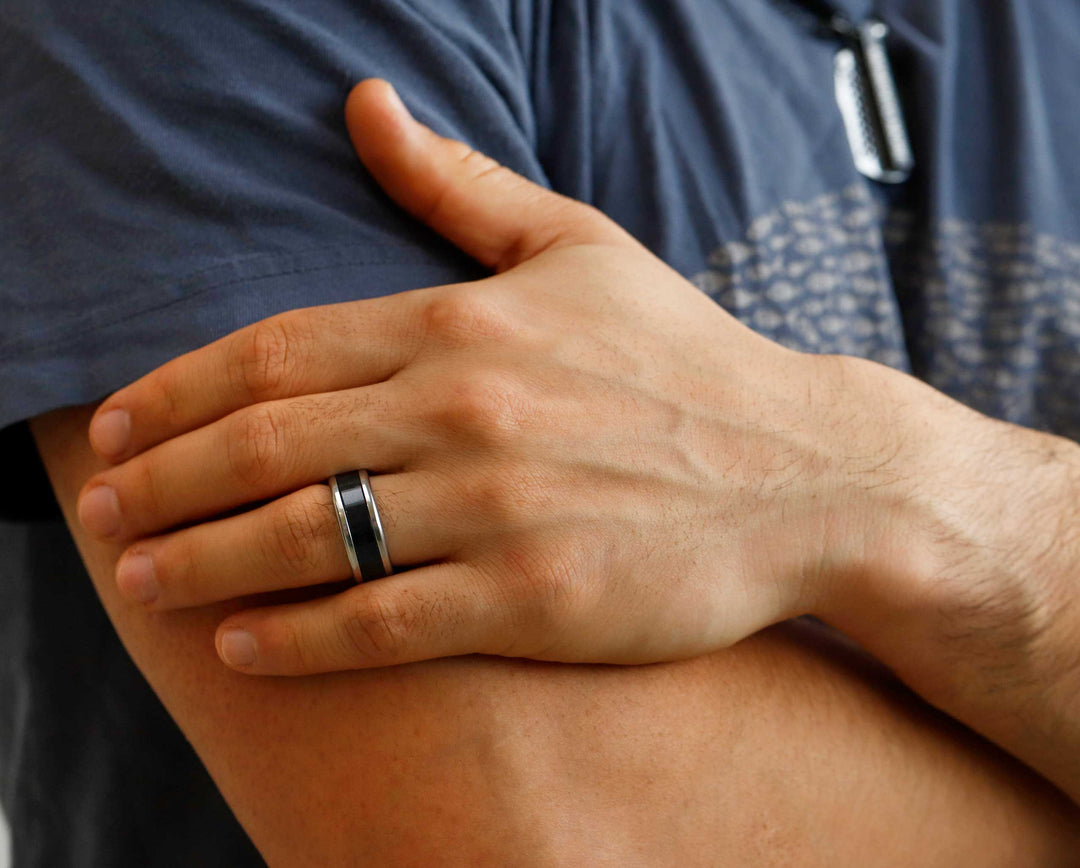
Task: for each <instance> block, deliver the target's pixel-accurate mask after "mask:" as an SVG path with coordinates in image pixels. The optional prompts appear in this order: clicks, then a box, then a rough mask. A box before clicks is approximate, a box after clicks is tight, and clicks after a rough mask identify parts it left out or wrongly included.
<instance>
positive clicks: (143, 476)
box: [117, 456, 168, 528]
mask: <svg viewBox="0 0 1080 868" xmlns="http://www.w3.org/2000/svg"><path fill="white" fill-rule="evenodd" d="M127 473H130V474H131V478H130V480H128V479H125V480H124V484H123V485H122V486H118V487H117V495H118V496H119V497H120V503H121V508H122V509H123V510H124V512H125V513H129V514H130V515H131V516H132V517H134V516H138V518H137V520H136V523H137V524H138V525H139V526H140V527H143V528H151V527H153V528H156V527H158V526H159V524H160V522H161V520H162V519H164V517H165V514H166V508H165V505H166V503H167V502H168V501H167V500H166V499H164V498H163V497H162V491H161V481H160V480H159V478H158V468H157V467H155V464H154V461H153V460H151V458H150V457H149V456H139V457H136V458H135V459H133V460H132V461H130V462H129V466H128V468H127ZM126 475H127V474H126V473H125V476H126ZM128 504H130V506H131V507H133V508H128Z"/></svg>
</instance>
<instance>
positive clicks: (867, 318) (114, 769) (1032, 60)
mask: <svg viewBox="0 0 1080 868" xmlns="http://www.w3.org/2000/svg"><path fill="white" fill-rule="evenodd" d="M842 5H843V6H844V8H845V10H846V12H847V13H848V14H850V15H851V16H852V17H853V18H854V19H859V18H862V17H865V16H866V15H869V14H871V13H873V14H876V15H878V16H879V17H881V18H882V19H883V20H884V21H885V22H886V24H888V26H889V28H890V34H889V47H890V53H891V56H892V58H893V61H894V66H895V70H896V74H897V79H898V86H899V89H900V93H901V97H902V101H903V104H904V107H905V114H906V117H907V120H908V125H909V127H910V131H911V137H912V143H913V148H914V152H915V157H916V169H915V172H914V174H913V175H912V177H911V178H910V179H909V180H908V181H907V182H906V183H904V184H902V185H898V186H895V187H888V186H884V185H879V184H875V183H873V182H870V181H867V180H866V179H864V178H863V177H862V176H860V175H859V174H858V172H857V171H856V170H855V167H854V165H853V162H852V158H851V152H850V149H849V146H848V143H847V138H846V135H845V132H844V127H843V122H842V118H841V115H840V113H839V111H838V109H837V106H836V101H835V98H834V92H833V57H834V54H835V51H836V48H837V46H836V43H835V42H834V41H832V39H830V38H827V37H826V36H824V35H823V34H822V33H821V32H820V28H818V27H817V26H816V24H815V19H814V18H813V16H811V15H809V14H808V13H807V12H805V11H804V10H803V9H802V8H801V7H800V6H799V5H798V4H796V3H794V2H791V0H667V2H664V3H653V2H649V0H593V2H588V0H456V2H448V0H367V2H364V3H347V2H342V0H305V2H302V3H301V2H294V3H290V2H286V0H230V2H228V3H222V2H220V0H186V2H184V3H182V4H177V3H168V2H164V0H146V2H143V3H140V4H137V5H135V6H133V5H131V4H128V3H120V2H118V0H101V2H97V3H92V4H88V3H74V2H67V0H6V2H5V3H4V4H2V5H0V118H2V124H0V429H2V431H0V454H3V455H4V456H5V458H7V460H8V461H9V462H10V466H11V468H12V470H11V471H10V473H9V474H8V480H9V483H8V484H7V485H5V486H3V490H2V491H0V516H2V518H0V802H2V804H3V808H4V810H5V812H6V814H7V816H8V818H9V821H10V824H11V827H12V834H13V846H14V851H15V855H14V864H15V865H17V866H19V868H37V866H58V865H72V866H106V865H107V866H119V865H140V866H150V865H154V866H157V865H162V866H164V865H178V866H179V865H184V866H189V865H200V866H207V868H213V866H217V865H220V866H230V868H239V866H244V865H258V864H261V863H260V860H259V857H258V855H257V854H256V852H255V851H254V849H253V848H252V846H251V844H250V843H249V842H248V841H247V840H246V838H245V837H244V835H243V833H242V831H241V830H240V829H239V827H238V826H237V824H236V822H235V820H234V819H233V818H232V816H231V814H230V813H229V811H228V808H227V807H226V805H225V804H224V802H223V801H222V800H221V798H220V796H218V795H217V793H216V791H215V789H214V787H213V785H212V783H211V782H210V780H209V778H208V777H207V775H206V773H205V771H204V770H203V769H202V767H201V765H200V764H199V762H198V760H197V758H196V757H195V755H194V753H193V752H192V751H191V749H190V747H189V746H188V745H187V744H186V743H185V742H184V740H183V738H182V736H181V735H180V733H179V731H178V730H177V729H176V727H175V726H174V725H173V724H172V722H171V721H170V720H169V718H168V716H167V715H166V714H165V712H164V710H163V709H162V708H161V706H160V704H159V703H158V702H157V700H156V698H154V696H153V694H152V692H151V691H150V689H149V688H148V687H147V685H146V684H145V683H144V682H143V680H142V679H141V677H140V676H139V674H138V673H137V672H136V670H135V669H134V667H133V665H132V664H131V663H130V661H129V660H128V658H127V656H126V654H125V653H124V652H123V650H122V648H121V647H120V644H119V642H118V640H117V638H116V636H115V634H114V633H113V631H112V629H111V627H110V625H109V623H108V621H107V619H106V618H105V616H104V614H103V612H102V610H101V607H100V605H99V604H98V603H97V601H96V598H95V596H94V593H93V590H92V587H91V585H90V582H89V579H88V577H87V576H86V574H85V570H84V569H83V567H82V564H81V562H80V561H79V558H78V554H77V553H76V552H75V549H74V546H73V543H72V541H71V538H70V535H69V534H68V532H67V530H66V528H65V527H64V525H63V523H62V521H60V519H59V516H58V512H57V510H56V507H55V503H54V502H53V501H52V500H51V497H50V495H49V493H48V488H47V482H46V481H45V480H44V478H43V476H42V474H41V469H40V464H39V462H38V461H37V459H36V456H35V454H34V452H33V447H32V443H31V441H30V439H29V436H28V434H27V429H26V426H25V420H27V419H29V418H32V417H33V416H35V415H38V414H40V413H43V412H46V411H48V410H51V409H55V408H58V407H63V406H69V405H75V404H83V403H87V402H91V401H96V400H100V399H102V398H103V397H105V396H106V395H107V394H108V393H109V392H110V391H112V390H115V389H116V388H118V387H120V386H123V385H124V384H126V383H128V382H130V381H131V380H133V379H135V378H136V377H138V376H140V375H142V374H144V373H146V372H147V371H149V370H152V369H153V368H154V367H156V366H157V365H159V364H160V363H162V362H164V361H166V360H168V359H170V358H173V357H175V356H177V355H179V354H181V353H183V352H186V351H188V350H191V349H194V348H196V347H199V346H202V345H204V344H206V343H208V342H210V341H212V340H214V339H216V338H218V337H220V336H222V335H224V334H227V333H228V332H231V331H233V330H235V329H237V328H239V327H241V326H243V325H246V324H248V323H251V322H253V321H256V320H258V319H261V318H263V317H266V316H269V315H271V314H274V313H277V312H279V311H283V310H287V309H292V308H297V307H306V306H310V305H317V304H328V303H333V302H343V301H355V300H361V299H364V298H370V297H374V296H380V295H385V294H387V293H393V292H399V291H402V290H406V289H410V288H415V287H420V286H428V285H434V284H441V283H449V282H455V281H464V280H471V279H475V278H478V277H480V276H482V274H483V272H482V270H481V269H480V268H479V267H478V266H477V265H476V264H475V263H473V262H471V261H470V260H469V259H468V258H467V257H465V256H464V255H463V254H461V253H460V252H458V251H457V250H455V249H454V248H453V247H452V246H451V245H449V244H448V243H446V242H445V241H443V240H442V239H440V238H438V237H437V236H436V235H435V234H434V233H432V232H430V231H429V230H427V229H426V228H424V227H423V226H421V225H419V224H418V223H417V222H416V221H414V220H412V219H411V218H410V217H408V216H407V215H405V214H404V213H403V212H401V211H400V210H399V209H397V208H396V207H395V206H394V205H393V203H392V202H391V201H390V200H389V199H388V198H387V197H386V196H385V195H384V194H383V193H382V192H381V191H380V190H379V189H378V187H377V185H376V184H375V183H374V182H373V180H372V179H371V178H370V177H369V176H368V175H367V174H366V173H365V172H364V170H363V169H362V167H361V166H360V164H359V162H358V160H357V159H356V157H355V155H354V153H353V151H352V148H351V146H350V144H349V140H348V137H347V135H346V131H345V127H344V121H343V115H342V108H343V104H344V100H345V96H346V94H347V93H348V91H349V89H350V87H351V86H352V85H353V84H355V83H356V82H357V81H359V80H360V79H362V78H365V77H368V76H380V77H383V78H387V79H389V80H391V81H392V82H393V83H394V84H395V86H396V87H397V88H398V90H399V92H400V93H401V94H402V96H403V98H404V100H405V101H406V103H407V104H408V105H409V107H410V108H411V109H412V110H413V112H414V113H415V114H416V115H417V116H418V117H419V118H420V119H421V120H423V121H425V122H426V123H428V124H430V125H431V126H433V127H434V128H435V129H436V130H438V131H439V132H441V133H443V134H445V135H449V136H453V137H455V138H460V139H464V140H466V141H468V142H469V143H470V144H472V145H474V146H475V147H477V148H478V149H480V150H482V151H484V152H486V153H488V154H489V155H491V156H492V157H494V158H495V159H497V160H499V161H500V162H501V163H503V164H505V165H507V166H509V167H510V168H512V169H514V170H515V171H517V172H520V173H521V174H523V175H525V176H527V177H529V178H531V179H533V180H534V181H536V182H538V183H541V184H544V185H547V186H550V187H552V188H553V189H556V190H558V191H560V192H562V193H565V194H567V195H569V196H572V197H574V198H577V199H581V200H584V201H586V202H589V203H591V204H593V205H595V206H597V207H598V208H600V209H601V210H603V211H604V212H606V213H607V214H608V215H610V216H611V217H612V218H613V219H615V220H616V221H617V222H619V223H620V224H622V225H623V226H625V227H626V228H627V229H628V230H629V231H631V232H632V233H633V234H634V235H635V236H636V237H637V238H639V239H640V240H641V241H642V242H643V243H644V244H645V245H646V246H648V247H649V248H650V249H651V250H653V251H654V252H655V253H656V254H657V255H658V256H660V257H661V258H662V259H664V260H665V261H667V262H668V263H669V264H671V265H672V266H673V267H675V268H676V269H677V270H679V271H680V272H681V273H683V274H684V275H686V277H687V278H689V279H691V280H692V281H693V282H694V283H695V284H696V285H697V286H698V287H700V289H701V290H702V291H703V292H706V293H708V294H709V295H710V296H712V297H713V298H714V299H715V300H716V301H717V303H719V304H721V305H723V306H724V307H725V308H727V309H728V310H729V311H731V312H732V313H733V314H734V315H736V316H737V317H739V318H740V319H741V320H743V321H744V322H746V323H747V324H748V325H750V326H751V327H752V328H754V329H756V330H757V331H759V332H761V333H763V334H765V335H767V336H769V337H771V338H773V339H775V340H777V341H779V342H781V343H784V344H785V345H787V346H790V347H792V348H795V349H799V350H804V351H807V352H818V353H821V352H827V353H847V354H852V355H858V356H862V357H865V358H871V359H875V360H877V361H880V362H882V363H884V364H888V365H892V366H894V367H897V368H899V369H901V370H907V371H910V372H912V373H914V374H915V375H917V376H920V377H922V378H924V379H926V380H927V381H929V382H930V383H932V384H933V385H935V386H936V387H938V388H940V389H942V390H944V391H946V392H947V393H949V394H951V395H953V396H955V397H956V398H958V399H959V400H962V401H964V402H966V403H968V404H969V405H971V406H973V407H975V408H977V409H979V410H981V411H983V412H986V413H988V414H991V415H994V416H997V417H1000V418H1004V419H1008V420H1010V421H1013V422H1016V423H1018V424H1023V425H1029V426H1034V427H1038V428H1041V429H1045V430H1053V431H1057V432H1059V433H1062V434H1064V435H1066V436H1070V437H1077V436H1078V435H1080V409H1078V408H1080V401H1077V397H1078V386H1080V205H1078V204H1077V203H1080V161H1076V160H1075V159H1073V158H1072V152H1073V151H1074V150H1075V143H1076V141H1078V140H1080V113H1078V112H1076V111H1075V110H1074V109H1075V107H1076V106H1078V105H1080V69H1078V66H1080V61H1078V60H1077V54H1076V46H1077V45H1080V6H1078V5H1076V4H1071V3H1026V2H1024V0H1002V2H998V3H992V4H990V3H983V2H980V0H947V2H941V0H880V2H876V3H872V2H870V0H848V2H846V3H844V4H842Z"/></svg>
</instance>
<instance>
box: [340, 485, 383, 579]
mask: <svg viewBox="0 0 1080 868" xmlns="http://www.w3.org/2000/svg"><path fill="white" fill-rule="evenodd" d="M329 482H330V495H331V499H332V500H333V501H334V514H335V515H336V516H337V523H338V528H339V529H340V530H341V538H342V539H343V540H344V541H345V553H346V554H347V555H348V556H349V566H350V567H352V574H353V578H354V579H356V581H357V582H372V581H374V580H375V579H381V578H383V577H384V576H389V575H390V574H391V573H393V572H394V567H393V566H392V565H391V563H390V555H389V553H387V551H386V538H385V537H384V536H383V529H382V520H381V519H380V518H379V510H378V507H376V506H375V496H374V495H373V494H372V493H371V480H370V479H369V477H368V472H367V471H366V470H351V471H349V472H348V473H339V474H338V475H337V476H331V477H330V480H329Z"/></svg>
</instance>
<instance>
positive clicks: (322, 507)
mask: <svg viewBox="0 0 1080 868" xmlns="http://www.w3.org/2000/svg"><path fill="white" fill-rule="evenodd" d="M371 483H372V490H373V492H374V494H375V502H376V503H377V504H378V506H379V515H380V518H381V519H382V522H383V528H384V531H385V534H386V540H387V548H388V550H389V554H390V560H391V562H392V563H393V564H395V565H396V566H397V567H398V568H401V567H407V566H410V565H413V564H420V563H425V562H429V561H434V560H439V559H442V558H446V557H449V556H451V555H452V554H453V552H454V551H455V543H456V541H457V540H459V539H460V538H461V533H460V530H459V529H458V528H457V527H455V524H454V520H453V517H452V515H451V514H450V513H449V512H448V511H447V510H446V509H444V508H440V503H441V502H442V499H441V498H439V497H437V496H435V492H437V491H438V489H439V486H438V485H437V483H435V482H434V481H433V480H431V479H430V478H428V477H427V476H426V475H424V474H419V473H405V474H392V475H387V476H373V477H372V478H371ZM351 575H352V573H351V572H350V570H349V562H348V558H347V557H346V554H345V544H344V541H343V540H342V538H341V532H340V530H339V529H338V524H337V518H336V517H335V515H334V509H333V505H332V504H331V501H330V489H329V487H328V486H326V485H312V486H309V487H307V488H304V489H301V490H300V491H297V492H294V493H292V494H289V495H286V496H285V497H282V498H280V499H278V500H275V501H272V502H271V503H268V504H266V505H265V506H262V507H259V508H258V509H254V510H252V511H250V512H246V513H244V514H242V515H236V516H231V517H229V518H225V519H221V520H219V521H213V522H208V523H206V524H200V525H196V526H194V527H191V528H185V529H184V530H180V531H177V532H175V533H172V534H169V535H167V536H163V537H157V538H154V539H149V540H143V541H140V542H138V543H136V544H135V545H133V546H132V547H131V548H129V549H128V550H127V551H125V552H124V554H123V556H122V557H121V558H120V561H119V562H118V564H117V569H116V582H117V585H118V586H119V588H120V591H121V593H122V594H123V595H124V596H125V597H127V598H128V599H129V600H131V601H132V602H137V603H142V604H144V605H146V606H149V607H151V608H153V609H176V608H184V607H188V606H200V605H205V604H207V603H213V602H217V601H220V600H227V599H231V598H233V597H242V596H246V595H248V594H258V593H263V592H266V591H277V590H282V589H285V588H299V587H307V586H310V585H317V584H323V583H326V582H335V581H339V580H342V579H349V578H350V577H351Z"/></svg>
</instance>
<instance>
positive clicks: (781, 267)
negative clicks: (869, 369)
mask: <svg viewBox="0 0 1080 868" xmlns="http://www.w3.org/2000/svg"><path fill="white" fill-rule="evenodd" d="M692 280H693V282H694V283H695V284H696V285H697V286H698V287H699V288H700V289H701V290H703V291H704V292H705V293H707V294H708V295H710V296H711V297H713V298H714V299H715V300H716V301H717V302H719V303H720V304H721V305H723V306H724V307H725V308H726V309H727V310H728V311H730V312H731V313H732V314H734V315H735V316H736V317H738V318H739V319H740V320H741V321H742V322H744V323H746V324H747V325H748V326H750V327H751V328H753V329H755V330H756V331H758V332H760V333H762V334H764V335H766V336H768V337H770V338H772V339H773V340H775V341H777V342H778V343H781V344H783V345H785V346H788V347H791V348H793V349H797V350H802V351H804V352H815V353H842V354H845V355H854V356H861V357H863V358H867V359H873V360H875V361H878V362H882V363H884V364H887V365H891V366H892V367H895V368H899V369H901V370H905V371H910V372H912V373H914V374H916V375H917V376H919V377H921V378H923V379H925V380H926V381H928V382H929V383H931V384H932V385H934V386H935V387H937V388H938V389H940V390H942V391H943V392H945V393H947V394H949V395H951V396H953V397H955V398H957V399H958V400H960V401H963V402H964V403H966V404H968V405H969V406H971V407H974V408H975V409H977V410H980V411H981V412H984V413H987V414H988V415H991V416H995V417H998V418H1001V419H1006V420H1008V421H1011V422H1016V423H1017V424H1021V425H1027V426H1030V427H1035V428H1040V429H1043V430H1049V431H1055V432H1057V433H1060V434H1063V435H1065V436H1068V437H1073V438H1074V439H1080V242H1076V241H1069V240H1066V239H1062V238H1058V237H1055V236H1051V235H1046V234H1041V233H1037V232H1035V231H1033V230H1032V229H1031V227H1029V226H1026V225H1023V224H1020V225H1017V224H1001V223H984V224H979V223H974V222H969V221H964V220H955V219H951V220H942V221H937V222H936V223H931V222H929V221H924V220H919V219H917V218H916V216H915V215H914V214H913V213H911V212H908V211H886V209H885V208H884V207H883V206H882V204H881V203H880V202H879V201H878V200H877V199H876V198H875V197H874V196H873V195H872V194H871V193H870V191H869V190H868V189H867V187H866V186H865V185H862V184H856V185H852V186H851V187H847V188H845V189H844V190H841V191H839V192H833V193H828V194H825V195H822V196H819V197H817V198H815V199H813V200H810V201H808V202H785V203H784V204H783V205H781V206H780V207H779V208H777V209H775V210H774V211H772V212H770V213H769V214H766V215H764V216H762V217H758V218H757V219H755V220H754V221H752V223H751V224H750V227H749V229H748V230H747V233H746V237H745V238H744V239H742V240H738V241H732V242H730V243H726V244H723V245H722V246H720V247H719V248H717V250H715V251H714V252H713V253H712V254H711V255H710V257H709V261H708V268H707V269H706V270H705V271H703V272H701V273H699V274H697V275H695V276H694V277H693V278H692Z"/></svg>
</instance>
